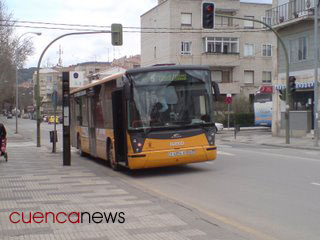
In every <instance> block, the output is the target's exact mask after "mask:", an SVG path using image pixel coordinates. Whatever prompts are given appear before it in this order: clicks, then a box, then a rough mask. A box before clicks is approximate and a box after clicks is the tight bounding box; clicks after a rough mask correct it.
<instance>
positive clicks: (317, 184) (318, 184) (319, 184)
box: [311, 182, 320, 186]
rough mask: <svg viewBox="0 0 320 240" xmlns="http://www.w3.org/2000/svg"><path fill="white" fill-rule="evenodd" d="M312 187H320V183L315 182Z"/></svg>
mask: <svg viewBox="0 0 320 240" xmlns="http://www.w3.org/2000/svg"><path fill="white" fill-rule="evenodd" d="M311 184H312V185H316V186H320V183H316V182H314V183H311Z"/></svg>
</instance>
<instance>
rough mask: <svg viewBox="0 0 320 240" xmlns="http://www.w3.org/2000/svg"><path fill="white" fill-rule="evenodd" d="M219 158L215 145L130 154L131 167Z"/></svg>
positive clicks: (148, 166) (129, 165) (172, 164)
mask: <svg viewBox="0 0 320 240" xmlns="http://www.w3.org/2000/svg"><path fill="white" fill-rule="evenodd" d="M216 158H217V148H216V147H215V146H201V147H193V148H181V149H170V150H161V151H148V152H141V153H138V154H132V155H129V156H128V167H129V168H130V169H140V168H156V167H165V166H174V165H181V164H188V163H196V162H206V161H213V160H215V159H216Z"/></svg>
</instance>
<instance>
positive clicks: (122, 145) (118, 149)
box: [112, 89, 128, 164]
mask: <svg viewBox="0 0 320 240" xmlns="http://www.w3.org/2000/svg"><path fill="white" fill-rule="evenodd" d="M125 112H126V108H125V100H124V92H123V90H122V89H121V90H115V91H113V92H112V113H113V133H114V140H115V141H114V142H115V146H114V147H115V156H116V160H117V162H122V163H126V164H127V162H128V158H127V152H128V150H127V135H126V129H127V124H126V114H125Z"/></svg>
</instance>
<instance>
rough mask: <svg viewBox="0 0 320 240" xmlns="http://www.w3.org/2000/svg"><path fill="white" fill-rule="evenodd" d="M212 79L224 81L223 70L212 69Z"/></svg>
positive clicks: (219, 81)
mask: <svg viewBox="0 0 320 240" xmlns="http://www.w3.org/2000/svg"><path fill="white" fill-rule="evenodd" d="M212 80H213V81H214V82H217V83H221V82H222V71H212Z"/></svg>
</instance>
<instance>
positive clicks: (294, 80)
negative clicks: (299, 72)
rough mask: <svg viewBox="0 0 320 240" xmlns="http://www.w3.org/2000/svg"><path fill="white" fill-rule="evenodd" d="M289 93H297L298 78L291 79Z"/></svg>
mask: <svg viewBox="0 0 320 240" xmlns="http://www.w3.org/2000/svg"><path fill="white" fill-rule="evenodd" d="M289 91H290V93H294V92H295V91H296V77H294V76H290V77H289Z"/></svg>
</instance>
